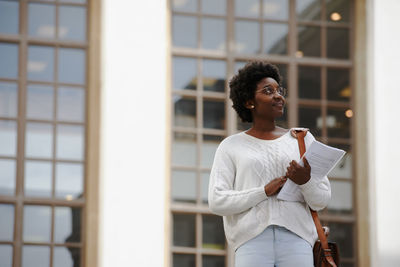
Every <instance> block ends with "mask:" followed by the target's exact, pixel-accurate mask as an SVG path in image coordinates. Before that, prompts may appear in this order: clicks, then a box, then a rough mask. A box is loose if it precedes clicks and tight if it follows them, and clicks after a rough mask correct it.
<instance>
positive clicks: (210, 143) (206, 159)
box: [201, 135, 223, 168]
mask: <svg viewBox="0 0 400 267" xmlns="http://www.w3.org/2000/svg"><path fill="white" fill-rule="evenodd" d="M222 140H223V137H222V136H215V135H203V146H202V155H201V166H202V167H207V168H211V166H212V164H213V161H214V154H215V151H216V150H217V147H218V145H219V143H221V141H222Z"/></svg>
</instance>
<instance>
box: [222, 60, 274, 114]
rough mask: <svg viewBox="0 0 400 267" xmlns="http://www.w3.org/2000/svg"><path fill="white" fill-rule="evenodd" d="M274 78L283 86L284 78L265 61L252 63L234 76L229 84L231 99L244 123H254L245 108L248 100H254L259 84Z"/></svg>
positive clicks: (249, 112)
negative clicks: (261, 81)
mask: <svg viewBox="0 0 400 267" xmlns="http://www.w3.org/2000/svg"><path fill="white" fill-rule="evenodd" d="M266 77H268V78H273V79H274V80H275V81H276V82H277V83H278V84H279V85H281V81H282V77H281V75H280V74H279V70H278V68H277V67H276V66H275V65H272V64H270V63H268V62H265V61H251V62H248V63H247V64H246V66H244V67H243V68H241V69H240V70H239V72H238V73H237V74H236V75H235V76H233V78H232V79H231V80H230V82H229V88H230V94H229V97H230V99H231V100H232V102H233V105H232V107H233V108H234V109H235V110H236V112H237V114H238V115H239V117H240V118H241V119H242V121H243V122H253V117H252V115H251V111H250V110H249V109H248V108H246V107H245V103H246V101H248V100H252V99H254V96H255V91H256V88H257V84H258V83H259V82H260V80H262V79H263V78H266Z"/></svg>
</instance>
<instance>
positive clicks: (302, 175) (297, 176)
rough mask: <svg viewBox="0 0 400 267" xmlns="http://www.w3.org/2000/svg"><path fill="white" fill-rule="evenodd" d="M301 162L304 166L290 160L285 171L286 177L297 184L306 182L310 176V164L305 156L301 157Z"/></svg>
mask: <svg viewBox="0 0 400 267" xmlns="http://www.w3.org/2000/svg"><path fill="white" fill-rule="evenodd" d="M303 162H304V167H302V166H300V165H299V164H298V163H297V162H296V161H294V160H292V161H291V162H290V164H289V167H287V171H286V177H287V178H289V179H290V180H292V181H293V182H295V183H296V184H298V185H302V184H305V183H307V182H308V180H310V178H311V166H310V164H309V163H308V161H307V159H306V158H305V157H304V158H303Z"/></svg>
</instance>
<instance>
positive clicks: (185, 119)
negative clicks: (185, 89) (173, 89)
mask: <svg viewBox="0 0 400 267" xmlns="http://www.w3.org/2000/svg"><path fill="white" fill-rule="evenodd" d="M173 101H174V111H175V112H174V113H175V116H174V124H175V126H187V127H195V126H196V100H195V99H190V98H186V97H182V96H173Z"/></svg>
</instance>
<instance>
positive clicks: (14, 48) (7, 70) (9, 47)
mask: <svg viewBox="0 0 400 267" xmlns="http://www.w3.org/2000/svg"><path fill="white" fill-rule="evenodd" d="M0 58H1V60H0V78H9V79H16V78H17V76H18V45H17V44H11V43H0Z"/></svg>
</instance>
